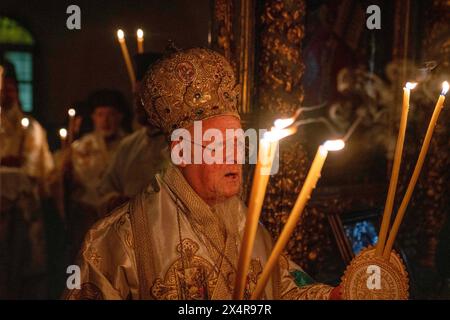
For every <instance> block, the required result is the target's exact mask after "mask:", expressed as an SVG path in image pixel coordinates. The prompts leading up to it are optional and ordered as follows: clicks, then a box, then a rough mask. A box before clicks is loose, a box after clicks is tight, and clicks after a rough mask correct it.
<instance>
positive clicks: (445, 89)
mask: <svg viewBox="0 0 450 320" xmlns="http://www.w3.org/2000/svg"><path fill="white" fill-rule="evenodd" d="M448 87H449V85H448V82H447V81H444V82H442V93H441V95H443V96H445V95H446V94H447V91H448Z"/></svg>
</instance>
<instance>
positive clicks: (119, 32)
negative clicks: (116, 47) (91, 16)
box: [117, 29, 125, 41]
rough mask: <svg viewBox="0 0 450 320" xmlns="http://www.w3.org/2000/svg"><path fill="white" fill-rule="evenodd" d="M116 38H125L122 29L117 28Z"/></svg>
mask: <svg viewBox="0 0 450 320" xmlns="http://www.w3.org/2000/svg"><path fill="white" fill-rule="evenodd" d="M117 38H119V41H120V40H123V38H125V33H124V32H123V30H122V29H119V30H117Z"/></svg>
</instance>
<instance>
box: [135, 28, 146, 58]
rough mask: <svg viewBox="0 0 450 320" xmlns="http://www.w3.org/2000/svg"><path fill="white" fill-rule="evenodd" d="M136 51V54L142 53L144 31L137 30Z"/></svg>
mask: <svg viewBox="0 0 450 320" xmlns="http://www.w3.org/2000/svg"><path fill="white" fill-rule="evenodd" d="M136 35H137V51H138V53H144V31H142V29H137V31H136Z"/></svg>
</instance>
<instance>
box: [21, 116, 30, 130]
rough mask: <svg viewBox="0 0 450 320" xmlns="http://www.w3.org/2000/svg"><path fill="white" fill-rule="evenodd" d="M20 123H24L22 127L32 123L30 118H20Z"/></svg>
mask: <svg viewBox="0 0 450 320" xmlns="http://www.w3.org/2000/svg"><path fill="white" fill-rule="evenodd" d="M20 124H21V125H22V127H24V128H28V126H29V125H30V120H29V119H28V118H22V120H20Z"/></svg>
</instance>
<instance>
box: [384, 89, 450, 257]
mask: <svg viewBox="0 0 450 320" xmlns="http://www.w3.org/2000/svg"><path fill="white" fill-rule="evenodd" d="M448 88H449V84H448V82H447V81H445V82H444V83H443V84H442V92H441V94H440V95H439V98H438V101H437V102H436V106H435V107H434V111H433V115H432V116H431V120H430V123H429V124H428V129H427V133H426V134H425V139H424V140H423V144H422V148H421V149H420V153H419V158H418V159H417V162H416V166H415V167H414V171H413V175H412V177H411V180H410V181H409V184H408V188H407V189H406V193H405V196H404V197H403V200H402V203H401V204H400V208H399V209H398V213H397V216H396V217H395V220H394V224H393V225H392V229H391V231H390V233H389V239H388V240H387V242H386V247H385V248H384V252H383V257H385V258H386V259H387V258H389V257H390V255H391V250H392V246H393V245H394V241H395V238H396V236H397V233H398V229H399V227H400V224H401V223H402V220H403V216H404V215H405V212H406V208H407V207H408V204H409V201H410V200H411V196H412V193H413V191H414V188H415V186H416V183H417V180H418V179H419V175H420V171H421V170H422V166H423V163H424V161H425V157H426V155H427V152H428V148H429V147H430V141H431V138H432V136H433V132H434V128H435V127H436V123H437V121H438V118H439V114H440V113H441V110H442V108H443V106H444V101H445V94H446V93H447V91H448Z"/></svg>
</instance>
